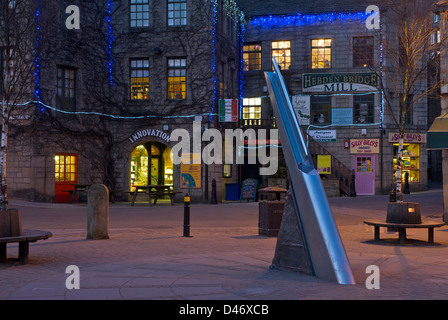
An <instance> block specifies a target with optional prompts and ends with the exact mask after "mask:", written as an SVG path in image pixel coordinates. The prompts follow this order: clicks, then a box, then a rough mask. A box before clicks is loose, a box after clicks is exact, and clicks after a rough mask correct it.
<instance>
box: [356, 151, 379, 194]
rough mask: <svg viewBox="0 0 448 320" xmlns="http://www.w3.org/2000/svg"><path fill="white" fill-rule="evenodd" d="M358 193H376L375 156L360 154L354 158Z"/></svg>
mask: <svg viewBox="0 0 448 320" xmlns="http://www.w3.org/2000/svg"><path fill="white" fill-rule="evenodd" d="M353 159H354V160H353V167H354V169H355V188H356V194H357V195H369V196H372V195H375V156H374V155H358V156H354V158H353Z"/></svg>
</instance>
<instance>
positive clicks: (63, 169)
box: [54, 153, 78, 183]
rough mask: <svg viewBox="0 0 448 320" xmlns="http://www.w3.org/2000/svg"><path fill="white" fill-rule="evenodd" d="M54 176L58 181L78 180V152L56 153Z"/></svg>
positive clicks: (72, 181) (73, 181) (74, 181)
mask: <svg viewBox="0 0 448 320" xmlns="http://www.w3.org/2000/svg"><path fill="white" fill-rule="evenodd" d="M54 165H55V169H54V172H55V174H54V178H55V181H56V182H58V183H61V182H62V183H64V182H71V183H76V182H77V169H78V163H77V155H76V154H66V153H61V154H56V155H55V156H54Z"/></svg>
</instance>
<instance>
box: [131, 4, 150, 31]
mask: <svg viewBox="0 0 448 320" xmlns="http://www.w3.org/2000/svg"><path fill="white" fill-rule="evenodd" d="M139 6H147V7H143V8H141V10H138V9H139V8H138V7H139ZM134 7H135V8H136V11H133V10H132V9H133V8H134ZM146 8H147V10H144V9H146ZM133 13H136V14H137V15H138V14H139V13H140V14H142V15H143V16H142V17H141V18H138V17H136V18H133V17H132V14H133ZM145 13H146V14H147V17H146V18H145V16H144V15H145ZM150 13H151V10H150V3H149V0H129V27H130V28H131V29H138V28H149V27H150V22H151V19H150ZM137 21H141V22H142V25H138V23H137V24H136V25H133V22H137ZM145 22H147V23H145Z"/></svg>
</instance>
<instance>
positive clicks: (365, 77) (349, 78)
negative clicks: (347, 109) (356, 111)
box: [302, 72, 378, 92]
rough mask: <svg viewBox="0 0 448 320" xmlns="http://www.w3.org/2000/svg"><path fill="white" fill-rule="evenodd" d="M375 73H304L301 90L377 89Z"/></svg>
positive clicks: (368, 90)
mask: <svg viewBox="0 0 448 320" xmlns="http://www.w3.org/2000/svg"><path fill="white" fill-rule="evenodd" d="M377 86H378V76H377V74H376V73H373V72H369V73H304V74H303V75H302V92H346V91H366V92H370V91H378V88H377Z"/></svg>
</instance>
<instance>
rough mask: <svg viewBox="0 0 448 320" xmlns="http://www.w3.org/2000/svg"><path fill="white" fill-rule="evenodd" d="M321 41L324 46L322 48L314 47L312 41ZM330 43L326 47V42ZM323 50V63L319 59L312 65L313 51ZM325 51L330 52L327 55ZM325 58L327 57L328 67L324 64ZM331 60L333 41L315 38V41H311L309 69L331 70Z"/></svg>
mask: <svg viewBox="0 0 448 320" xmlns="http://www.w3.org/2000/svg"><path fill="white" fill-rule="evenodd" d="M321 40H323V42H324V44H323V46H320V45H314V44H313V43H314V41H321ZM327 41H330V45H329V46H327V45H326V42H327ZM321 49H323V50H324V54H323V61H321V60H320V59H319V60H317V63H316V64H315V63H314V50H321ZM326 50H330V52H329V53H328V54H327V53H326ZM326 57H329V58H330V59H329V60H327V61H328V62H329V63H328V66H327V64H326V63H325V61H326V60H325V59H326ZM332 58H333V39H332V38H315V39H311V69H331V68H332V67H333V63H332V60H333V59H332ZM321 62H323V67H319V65H320V63H321Z"/></svg>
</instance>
